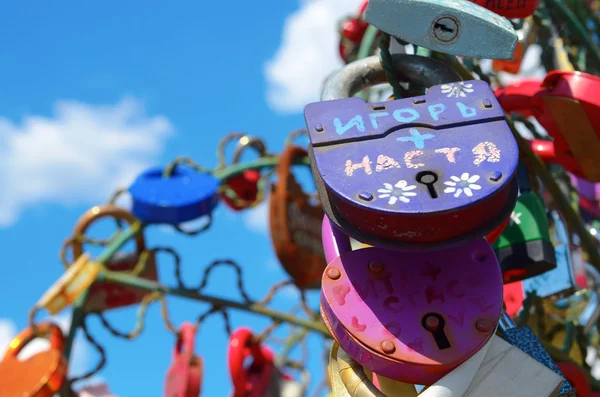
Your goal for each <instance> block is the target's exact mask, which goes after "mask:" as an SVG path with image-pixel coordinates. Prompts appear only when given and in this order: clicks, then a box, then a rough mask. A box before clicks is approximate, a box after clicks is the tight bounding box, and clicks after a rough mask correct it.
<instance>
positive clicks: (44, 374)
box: [0, 322, 67, 397]
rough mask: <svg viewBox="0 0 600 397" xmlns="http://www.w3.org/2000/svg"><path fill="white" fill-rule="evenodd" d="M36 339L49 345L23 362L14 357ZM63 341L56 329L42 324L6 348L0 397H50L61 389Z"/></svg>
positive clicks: (0, 369) (64, 367) (0, 374)
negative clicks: (39, 338)
mask: <svg viewBox="0 0 600 397" xmlns="http://www.w3.org/2000/svg"><path fill="white" fill-rule="evenodd" d="M38 337H44V338H46V339H48V341H49V342H50V348H49V349H48V350H44V351H42V352H39V353H36V354H34V355H33V356H31V357H29V358H28V359H26V360H19V358H18V354H19V352H21V351H22V350H23V348H24V347H25V346H26V345H28V344H29V343H31V342H32V341H33V340H34V339H36V338H38ZM63 348H64V337H63V333H62V331H61V330H60V328H59V327H58V326H57V325H55V324H52V323H49V322H45V323H40V324H38V325H37V326H36V329H35V330H33V329H25V330H23V331H22V332H21V333H20V334H19V335H17V336H16V337H15V338H13V340H12V341H11V343H10V344H9V346H8V349H7V350H6V353H4V358H3V359H2V362H0V395H2V396H7V397H13V396H14V397H17V396H18V397H52V396H54V395H55V394H56V393H58V391H59V390H60V388H61V387H62V385H63V383H64V381H65V376H66V373H67V363H66V361H65V359H64V358H63V356H62V353H63Z"/></svg>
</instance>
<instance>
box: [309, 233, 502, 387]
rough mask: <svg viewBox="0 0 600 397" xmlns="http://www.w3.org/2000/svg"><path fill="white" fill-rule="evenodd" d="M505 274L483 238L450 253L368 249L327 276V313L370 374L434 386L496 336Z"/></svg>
mask: <svg viewBox="0 0 600 397" xmlns="http://www.w3.org/2000/svg"><path fill="white" fill-rule="evenodd" d="M501 306H502V276H501V273H500V268H499V266H498V262H497V261H496V258H495V256H494V254H493V251H492V249H491V247H490V246H489V244H488V243H487V242H486V241H485V240H483V238H479V239H477V240H475V241H473V242H471V243H468V244H466V245H462V246H460V247H457V248H450V249H447V250H444V251H430V252H402V253H399V252H397V251H390V250H384V249H380V248H365V249H360V250H357V251H350V252H342V253H341V254H340V256H339V257H338V258H336V259H334V260H333V261H331V262H330V263H329V265H328V267H327V270H326V271H325V274H324V276H323V281H322V289H321V315H322V317H323V320H324V322H325V324H326V326H327V327H328V329H329V332H330V333H331V335H332V336H333V337H334V339H335V340H336V341H337V342H338V343H339V344H340V346H341V347H342V348H343V349H344V351H345V352H347V353H348V354H349V355H350V356H351V357H352V358H353V359H355V360H357V361H358V362H359V363H360V364H361V365H364V366H366V367H368V368H369V370H371V371H373V372H375V373H377V374H379V375H382V376H385V377H388V378H391V379H395V380H399V381H402V382H408V383H413V384H422V385H431V384H432V383H434V382H435V381H437V380H439V379H440V378H441V377H442V376H444V375H445V374H447V373H448V372H450V371H451V370H453V369H454V368H456V367H457V366H458V365H460V364H461V363H462V362H464V361H465V360H467V359H468V358H469V357H470V356H472V355H473V354H475V353H476V352H477V350H479V349H480V348H481V347H482V346H483V345H484V344H485V343H486V342H487V340H488V339H489V338H490V337H491V335H493V333H494V329H495V326H496V324H497V322H498V319H499V317H500V310H501Z"/></svg>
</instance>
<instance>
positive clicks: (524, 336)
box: [498, 310, 577, 397]
mask: <svg viewBox="0 0 600 397" xmlns="http://www.w3.org/2000/svg"><path fill="white" fill-rule="evenodd" d="M498 328H499V330H500V331H501V332H502V333H501V335H500V337H501V338H502V339H504V340H505V341H507V342H508V343H510V344H511V345H513V346H515V347H518V348H519V349H521V350H522V351H524V352H525V353H527V354H529V355H530V356H531V357H533V358H534V359H535V360H536V361H537V362H539V363H540V364H543V365H544V366H545V367H546V368H548V369H550V370H552V371H553V372H554V373H556V374H558V375H560V376H561V377H562V378H563V383H562V385H561V387H560V394H559V396H560V397H577V394H576V393H575V390H574V389H573V387H572V386H571V384H570V383H569V382H568V381H567V379H566V378H565V376H564V375H563V374H562V372H561V371H560V369H558V366H557V365H556V363H555V362H554V360H552V357H550V354H548V352H547V351H546V349H544V346H543V345H542V343H541V342H540V340H539V339H538V338H537V336H535V334H534V333H533V331H532V330H531V328H529V327H519V328H517V326H516V325H515V323H514V322H513V320H512V319H511V318H510V316H509V315H508V314H506V311H504V310H502V315H501V316H500V322H499V324H498Z"/></svg>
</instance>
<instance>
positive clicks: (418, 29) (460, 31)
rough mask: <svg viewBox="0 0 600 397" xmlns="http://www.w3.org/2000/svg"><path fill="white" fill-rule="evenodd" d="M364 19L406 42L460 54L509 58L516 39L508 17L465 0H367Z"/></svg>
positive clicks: (472, 56) (488, 57)
mask: <svg viewBox="0 0 600 397" xmlns="http://www.w3.org/2000/svg"><path fill="white" fill-rule="evenodd" d="M365 19H366V20H367V22H368V23H370V24H371V25H373V26H375V27H377V28H378V29H380V30H382V31H384V32H386V33H388V34H390V35H391V36H394V37H398V38H399V39H402V40H404V41H407V42H409V43H412V44H416V45H418V46H420V47H425V48H428V49H430V50H432V51H438V52H444V53H447V54H453V55H459V56H464V57H471V58H483V59H511V58H512V56H513V53H514V51H515V48H516V46H517V42H518V36H517V33H516V32H515V30H514V28H513V26H512V25H511V23H510V22H509V21H508V20H506V19H505V18H502V17H501V16H499V15H497V14H496V13H494V12H492V11H489V10H487V9H485V8H483V7H479V6H477V5H475V4H473V3H470V2H469V1H468V0H370V1H369V5H368V6H367V10H366V11H365ZM407 21H410V23H407Z"/></svg>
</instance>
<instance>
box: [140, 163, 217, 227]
mask: <svg viewBox="0 0 600 397" xmlns="http://www.w3.org/2000/svg"><path fill="white" fill-rule="evenodd" d="M164 172H165V168H164V167H155V168H151V169H149V170H147V171H145V172H143V173H142V174H141V175H139V176H138V177H137V178H136V180H135V181H134V182H133V184H132V185H131V186H130V187H129V193H130V194H131V198H132V200H133V207H132V210H131V211H132V212H133V214H134V215H135V216H136V218H138V219H140V220H141V221H142V222H145V223H162V224H169V225H178V224H181V223H184V222H188V221H191V220H194V219H198V218H201V217H203V216H205V215H210V214H211V213H212V211H213V210H214V209H215V207H216V206H217V204H218V203H219V195H218V194H217V190H218V188H219V185H220V181H219V180H218V179H217V178H215V177H214V176H213V175H211V174H208V173H201V172H198V171H196V170H194V169H192V168H190V167H188V166H186V165H183V164H178V165H176V166H175V167H174V168H173V171H172V173H171V175H169V176H165V175H163V174H164Z"/></svg>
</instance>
